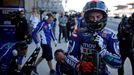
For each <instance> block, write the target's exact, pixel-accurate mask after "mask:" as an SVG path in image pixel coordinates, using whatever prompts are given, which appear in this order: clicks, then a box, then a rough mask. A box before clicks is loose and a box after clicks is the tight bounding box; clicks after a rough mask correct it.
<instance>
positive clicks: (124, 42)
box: [117, 13, 134, 75]
mask: <svg viewBox="0 0 134 75" xmlns="http://www.w3.org/2000/svg"><path fill="white" fill-rule="evenodd" d="M133 25H134V13H133V14H132V15H131V16H130V17H128V18H127V17H126V16H124V17H123V18H122V21H121V22H120V24H119V27H118V34H117V36H118V40H119V47H120V53H121V58H122V66H121V68H119V69H118V75H124V62H125V60H126V58H127V57H128V58H129V59H130V62H131V65H132V72H133V73H132V74H133V75H134V26H133Z"/></svg>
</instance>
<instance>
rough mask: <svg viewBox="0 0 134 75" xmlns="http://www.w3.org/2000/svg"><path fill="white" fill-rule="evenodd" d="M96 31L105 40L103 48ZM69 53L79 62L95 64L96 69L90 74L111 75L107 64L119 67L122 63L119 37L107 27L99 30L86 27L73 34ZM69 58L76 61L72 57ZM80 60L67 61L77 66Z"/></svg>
mask: <svg viewBox="0 0 134 75" xmlns="http://www.w3.org/2000/svg"><path fill="white" fill-rule="evenodd" d="M95 33H97V35H99V36H101V38H102V39H103V40H104V41H103V43H102V44H103V45H102V46H103V47H101V48H100V47H99V45H98V42H96V41H95V38H96V36H94V34H95ZM67 54H68V55H67V56H73V57H74V58H75V59H77V60H78V61H79V62H82V61H84V64H85V62H88V63H89V65H92V66H94V67H95V68H94V71H92V70H91V72H90V75H109V72H108V69H107V66H106V64H107V65H109V66H110V67H113V68H118V67H120V65H121V58H120V54H119V47H118V40H117V37H116V35H115V34H114V33H113V32H112V31H111V30H109V29H107V28H104V29H103V30H101V31H97V32H92V31H88V30H87V29H85V30H82V31H81V30H80V32H79V33H74V34H72V37H71V39H70V40H69V45H68V51H67ZM67 60H68V61H74V59H72V58H71V59H69V58H68V59H67ZM78 61H77V62H76V63H72V62H67V63H68V64H70V65H72V66H73V67H74V68H76V66H77V64H78ZM95 70H96V71H95ZM81 74H82V73H81ZM82 75H83V74H82Z"/></svg>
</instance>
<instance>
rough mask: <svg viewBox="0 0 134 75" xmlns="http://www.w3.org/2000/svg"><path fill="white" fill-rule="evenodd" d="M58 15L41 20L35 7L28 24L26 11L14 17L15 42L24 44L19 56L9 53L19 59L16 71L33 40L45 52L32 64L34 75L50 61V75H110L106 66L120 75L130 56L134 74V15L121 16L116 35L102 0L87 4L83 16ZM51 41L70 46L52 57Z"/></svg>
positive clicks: (56, 51)
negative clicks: (54, 61) (110, 26)
mask: <svg viewBox="0 0 134 75" xmlns="http://www.w3.org/2000/svg"><path fill="white" fill-rule="evenodd" d="M56 15H57V13H56V12H52V13H51V12H48V13H46V14H45V17H44V18H43V19H41V18H40V17H41V14H39V12H38V10H37V9H35V8H33V9H32V13H31V16H30V19H29V22H28V21H27V19H26V17H25V15H24V11H23V10H21V11H19V13H18V14H17V16H13V17H12V18H11V20H12V23H13V24H14V25H15V28H16V31H15V36H14V37H15V41H16V42H17V44H18V42H21V44H20V45H23V47H24V48H23V47H22V46H20V47H22V48H21V49H22V50H24V52H22V53H21V51H20V50H21V49H20V50H19V49H18V46H17V47H16V45H17V44H16V43H15V47H14V49H17V51H18V52H19V53H18V54H17V55H16V51H14V49H11V52H10V54H12V56H13V57H16V56H18V58H16V59H17V60H18V62H17V63H18V67H17V68H18V69H17V71H20V70H21V68H22V66H21V65H22V59H23V57H25V55H26V52H27V48H28V44H30V43H31V42H32V41H33V42H34V43H35V45H36V48H38V49H41V50H42V55H41V56H40V57H39V58H38V59H37V61H36V63H35V64H33V67H32V74H33V75H39V72H38V69H37V67H38V65H39V64H40V63H41V62H42V60H43V59H46V61H47V64H48V67H49V69H50V75H63V74H66V75H110V71H108V67H107V66H106V65H108V66H110V67H112V68H115V69H118V75H124V62H125V60H126V58H127V57H128V58H129V59H130V61H131V65H132V74H134V58H133V57H134V26H133V25H134V13H133V14H132V15H131V16H129V17H126V16H123V17H122V20H121V22H120V23H119V26H118V33H117V35H116V34H115V33H114V32H113V31H111V30H109V29H108V28H106V25H107V20H108V8H107V6H106V5H105V3H104V2H103V1H99V0H93V1H89V2H87V3H86V4H85V6H84V7H83V11H82V12H80V13H78V12H77V13H75V14H68V13H66V12H61V13H59V16H58V18H57V16H56ZM57 26H58V28H59V35H58V36H57V35H56V30H57V29H56V28H57ZM51 39H53V41H54V44H55V46H57V44H58V43H59V44H60V43H62V42H61V40H62V39H64V40H65V41H64V42H65V43H68V47H67V49H66V50H67V51H66V52H64V51H65V50H64V49H62V48H59V49H57V50H55V52H54V57H53V48H52V46H51V43H52V42H51ZM1 49H2V48H1ZM21 54H23V55H21ZM20 56H21V57H20ZM53 58H55V60H56V67H54V65H53V62H52V60H53ZM3 59H4V58H3ZM0 60H2V57H0ZM9 61H11V60H9ZM1 63H3V62H1V61H0V69H3V68H1V66H2V65H1ZM8 65H9V64H8ZM43 66H45V65H43ZM9 70H11V69H10V68H9ZM4 72H6V71H3V70H0V73H1V74H2V73H3V74H2V75H8V74H4ZM7 72H8V71H7Z"/></svg>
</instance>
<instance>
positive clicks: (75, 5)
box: [63, 0, 134, 11]
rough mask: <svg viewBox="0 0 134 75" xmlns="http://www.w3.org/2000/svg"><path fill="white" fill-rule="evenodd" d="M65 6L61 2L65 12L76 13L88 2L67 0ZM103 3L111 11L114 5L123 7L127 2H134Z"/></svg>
mask: <svg viewBox="0 0 134 75" xmlns="http://www.w3.org/2000/svg"><path fill="white" fill-rule="evenodd" d="M67 1H68V2H67V4H66V7H65V5H64V4H65V0H63V5H64V8H65V10H67V11H68V10H69V9H74V10H76V11H82V9H83V7H84V5H85V4H86V2H88V1H90V0H67ZM102 1H104V2H105V4H106V5H107V7H108V9H109V10H113V9H114V8H115V7H113V6H116V5H123V4H127V3H129V2H134V1H133V0H102Z"/></svg>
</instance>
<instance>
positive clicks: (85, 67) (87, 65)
mask: <svg viewBox="0 0 134 75" xmlns="http://www.w3.org/2000/svg"><path fill="white" fill-rule="evenodd" d="M79 64H80V69H79V70H80V71H82V72H84V73H93V72H96V67H95V66H94V64H93V63H92V62H86V61H81V62H80V63H79Z"/></svg>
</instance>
